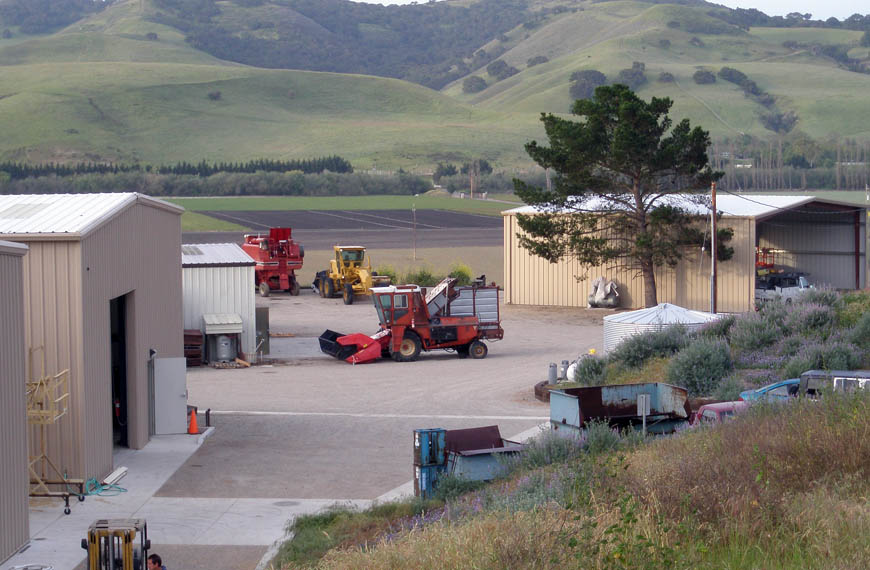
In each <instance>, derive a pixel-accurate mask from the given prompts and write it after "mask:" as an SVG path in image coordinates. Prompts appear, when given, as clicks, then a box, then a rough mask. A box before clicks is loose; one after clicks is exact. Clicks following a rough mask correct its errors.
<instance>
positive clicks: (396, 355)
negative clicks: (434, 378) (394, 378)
mask: <svg viewBox="0 0 870 570" xmlns="http://www.w3.org/2000/svg"><path fill="white" fill-rule="evenodd" d="M422 349H423V343H422V342H421V341H420V337H419V336H417V333H414V332H410V331H408V332H405V336H404V337H402V344H401V345H400V346H399V350H397V351H395V352H393V353H392V357H393V360H395V361H396V362H413V361H415V360H417V359H418V358H420V351H421V350H422Z"/></svg>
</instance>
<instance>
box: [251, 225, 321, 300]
mask: <svg viewBox="0 0 870 570" xmlns="http://www.w3.org/2000/svg"><path fill="white" fill-rule="evenodd" d="M291 234H292V230H291V229H290V228H269V236H268V237H266V236H262V235H260V234H246V235H245V243H243V244H242V249H243V250H244V251H245V253H247V254H248V255H249V256H250V257H251V259H253V260H254V261H255V262H256V265H255V266H254V286H255V287H257V288H258V289H259V290H260V295H262V296H263V297H268V296H269V293H270V292H271V291H274V290H279V289H280V290H282V291H287V292H289V293H290V294H291V295H298V294H299V283H298V282H297V281H296V270H297V269H302V260H303V258H304V257H305V248H303V247H302V245H301V244H299V243H297V242H295V241H293V238H292V237H291Z"/></svg>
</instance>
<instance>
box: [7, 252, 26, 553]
mask: <svg viewBox="0 0 870 570" xmlns="http://www.w3.org/2000/svg"><path fill="white" fill-rule="evenodd" d="M26 254H27V246H26V245H23V244H19V243H12V242H8V241H0V291H2V292H3V294H2V295H0V354H2V355H3V357H2V358H0V433H2V434H3V437H2V439H0V520H2V521H3V524H2V525H0V561H3V560H6V559H7V558H8V557H9V556H11V555H12V554H14V553H15V551H16V550H18V548H20V547H21V546H22V545H24V544H25V543H26V542H27V538H28V536H29V535H30V532H29V527H28V523H29V515H28V511H27V420H26V418H25V412H24V407H25V406H24V380H25V377H26V376H25V375H26V371H25V368H26V364H25V363H26V354H27V353H26V349H25V348H24V291H23V287H24V282H23V279H22V257H23V256H24V255H26Z"/></svg>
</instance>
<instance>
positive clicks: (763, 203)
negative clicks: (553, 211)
mask: <svg viewBox="0 0 870 570" xmlns="http://www.w3.org/2000/svg"><path fill="white" fill-rule="evenodd" d="M709 200H710V196H709V195H707V196H705V195H704V194H674V195H672V196H667V197H665V199H663V203H671V204H674V205H678V206H681V207H683V208H685V209H687V210H688V211H689V212H691V213H694V214H696V215H699V216H701V215H708V214H709V213H710V206H709ZM699 202H700V203H699ZM810 202H819V203H823V204H833V205H837V206H843V207H844V209H849V210H859V209H863V207H862V206H858V205H856V204H850V203H848V202H841V201H838V200H828V199H826V198H819V197H818V196H771V195H754V194H749V195H740V194H726V193H720V194H718V195H717V196H716V209H717V210H718V211H719V212H722V214H723V215H725V216H731V217H735V218H766V217H770V216H773V215H775V214H778V213H780V212H783V211H785V210H791V209H794V208H797V207H800V206H803V205H805V204H809V203H810ZM583 209H584V210H592V211H595V210H610V209H612V207H610V206H609V204H608V203H606V202H605V201H604V200H602V199H600V198H597V197H596V198H591V199H589V200H588V201H587V202H586V203H585V204H584V206H583ZM546 211H548V210H542V209H538V208H536V207H535V206H520V207H519V208H513V209H511V210H506V211H504V212H502V215H513V214H536V213H541V212H546Z"/></svg>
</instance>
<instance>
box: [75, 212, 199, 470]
mask: <svg viewBox="0 0 870 570" xmlns="http://www.w3.org/2000/svg"><path fill="white" fill-rule="evenodd" d="M80 269H81V280H82V286H83V314H84V319H83V328H84V343H83V347H82V349H83V352H84V355H85V360H84V370H83V372H84V376H83V378H84V382H83V386H82V390H83V396H84V398H83V406H82V407H81V408H79V409H78V410H77V413H78V414H79V415H80V416H81V423H82V435H83V440H82V449H83V459H84V463H83V465H82V466H81V467H82V468H83V469H84V472H85V475H86V476H87V477H93V476H96V477H102V476H104V475H106V474H108V473H109V472H110V471H111V470H112V421H113V420H112V406H111V392H112V388H111V371H110V361H111V354H110V339H109V330H110V326H109V325H110V323H109V301H110V300H111V299H114V298H116V297H120V296H122V295H128V297H127V298H126V313H127V314H126V320H127V322H126V328H127V409H128V416H127V430H128V431H127V437H128V441H129V445H130V447H132V448H136V449H138V448H141V447H143V446H144V445H145V444H146V443H147V442H148V417H149V406H150V401H149V396H148V371H147V363H148V353H149V350H150V349H154V350H156V351H157V356H158V357H180V356H183V355H184V349H183V320H182V303H181V217H180V215H179V214H177V213H174V212H170V211H166V210H162V209H159V208H155V207H151V206H145V205H142V204H136V205H134V206H132V207H130V208H128V209H126V210H125V211H123V212H122V213H120V214H119V215H117V216H115V217H114V218H113V219H112V220H111V221H109V222H108V223H106V224H105V225H103V226H102V227H100V228H99V229H97V230H96V231H94V232H93V233H91V234H90V235H88V236H86V237H85V238H84V240H83V241H82V262H81V267H80Z"/></svg>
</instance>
